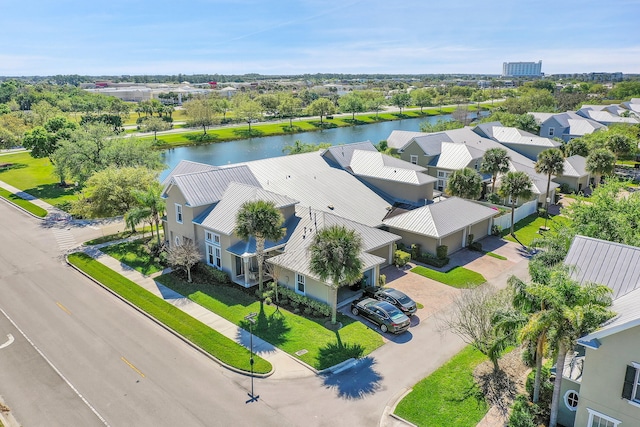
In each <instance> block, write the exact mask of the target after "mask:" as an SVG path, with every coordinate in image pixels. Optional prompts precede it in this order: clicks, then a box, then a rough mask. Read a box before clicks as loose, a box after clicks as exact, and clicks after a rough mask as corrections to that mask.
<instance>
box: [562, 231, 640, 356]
mask: <svg viewBox="0 0 640 427" xmlns="http://www.w3.org/2000/svg"><path fill="white" fill-rule="evenodd" d="M564 263H565V265H569V266H573V268H572V270H571V275H572V277H573V278H574V279H575V280H577V281H578V282H580V283H588V282H592V283H598V284H601V285H605V286H608V287H609V288H611V290H612V291H613V294H612V295H613V304H612V306H611V309H612V310H613V311H614V312H615V313H616V316H615V317H614V318H612V319H611V320H609V321H607V322H605V323H604V324H603V325H602V326H601V328H600V329H598V330H597V331H595V332H592V333H591V334H589V335H587V336H585V337H583V338H581V339H580V340H579V342H580V343H582V344H584V345H588V346H589V345H590V343H589V342H590V341H592V340H594V339H597V338H602V337H606V336H608V335H611V334H614V333H616V332H619V331H622V330H625V329H628V328H631V327H634V326H638V325H640V248H638V247H635V246H628V245H623V244H621V243H615V242H608V241H605V240H600V239H594V238H591V237H585V236H580V235H578V236H575V237H574V239H573V242H572V243H571V247H570V248H569V252H568V253H567V256H566V258H565V260H564Z"/></svg>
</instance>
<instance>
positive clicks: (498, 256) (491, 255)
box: [486, 252, 507, 261]
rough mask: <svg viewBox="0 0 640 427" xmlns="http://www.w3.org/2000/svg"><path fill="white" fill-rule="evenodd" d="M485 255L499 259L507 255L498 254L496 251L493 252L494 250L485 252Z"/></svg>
mask: <svg viewBox="0 0 640 427" xmlns="http://www.w3.org/2000/svg"><path fill="white" fill-rule="evenodd" d="M486 255H489V256H490V257H493V258H497V259H501V260H503V261H504V260H506V259H507V257H504V256H502V255H498V254H497V253H494V252H487V253H486Z"/></svg>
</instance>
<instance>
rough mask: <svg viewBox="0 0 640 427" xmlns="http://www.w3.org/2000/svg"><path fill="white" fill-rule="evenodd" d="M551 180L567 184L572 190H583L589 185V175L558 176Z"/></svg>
mask: <svg viewBox="0 0 640 427" xmlns="http://www.w3.org/2000/svg"><path fill="white" fill-rule="evenodd" d="M553 181H554V182H557V183H558V184H567V185H568V186H569V188H571V189H572V190H573V191H583V190H584V189H585V188H587V187H588V186H589V175H584V176H581V177H579V178H578V177H574V176H559V177H556V178H555V179H554V180H553Z"/></svg>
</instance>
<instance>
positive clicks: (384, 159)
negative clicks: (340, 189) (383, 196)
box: [350, 150, 436, 185]
mask: <svg viewBox="0 0 640 427" xmlns="http://www.w3.org/2000/svg"><path fill="white" fill-rule="evenodd" d="M350 169H351V171H352V172H353V174H354V175H358V176H363V177H372V178H378V179H383V180H386V181H396V182H402V183H406V184H413V185H422V184H427V183H430V182H435V181H436V179H435V178H434V177H432V176H430V175H427V174H425V173H424V172H426V170H427V169H426V168H424V167H422V166H418V165H414V164H413V163H409V162H407V161H404V160H401V159H397V158H395V157H391V156H387V155H385V154H382V153H379V152H377V151H375V152H372V151H362V150H355V151H353V154H352V157H351V163H350Z"/></svg>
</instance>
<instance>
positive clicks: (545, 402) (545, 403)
mask: <svg viewBox="0 0 640 427" xmlns="http://www.w3.org/2000/svg"><path fill="white" fill-rule="evenodd" d="M535 375H536V370H535V368H534V369H533V370H532V371H531V372H530V373H529V375H528V376H527V381H526V383H525V389H526V390H527V393H528V394H529V396H530V397H533V382H534V380H535ZM550 376H551V371H550V370H549V367H548V366H544V365H543V366H542V370H541V371H540V398H539V400H538V406H539V407H540V410H541V412H545V411H542V408H549V407H550V405H551V398H552V396H553V383H552V382H551V381H549V377H550ZM542 415H543V416H544V414H542ZM547 415H548V410H547Z"/></svg>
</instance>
